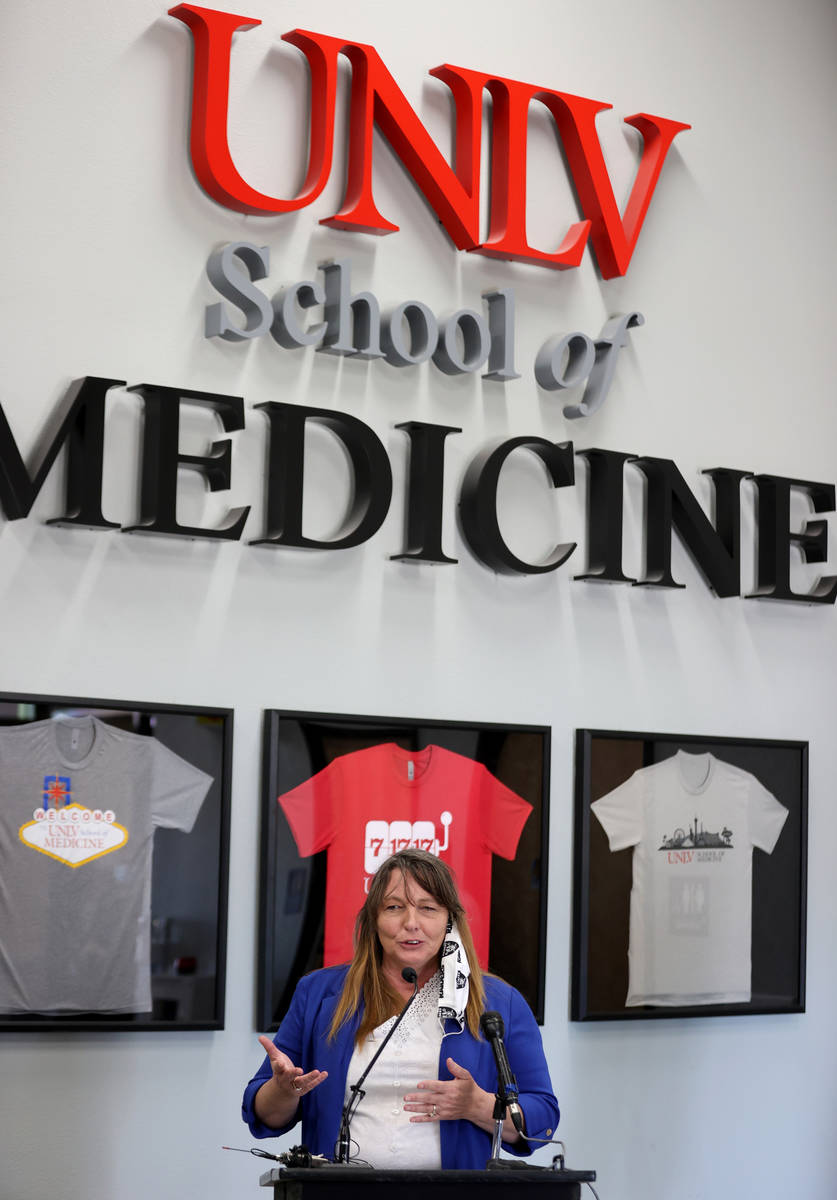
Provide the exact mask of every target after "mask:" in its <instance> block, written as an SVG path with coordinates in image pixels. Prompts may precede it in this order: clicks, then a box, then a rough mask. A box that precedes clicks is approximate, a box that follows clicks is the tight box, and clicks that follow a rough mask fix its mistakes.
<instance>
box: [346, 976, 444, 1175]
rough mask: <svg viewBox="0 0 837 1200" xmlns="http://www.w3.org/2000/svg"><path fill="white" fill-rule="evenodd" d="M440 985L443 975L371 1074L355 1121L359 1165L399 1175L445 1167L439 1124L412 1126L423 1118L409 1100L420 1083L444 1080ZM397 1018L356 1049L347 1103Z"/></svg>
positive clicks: (354, 1153)
mask: <svg viewBox="0 0 837 1200" xmlns="http://www.w3.org/2000/svg"><path fill="white" fill-rule="evenodd" d="M440 987H441V972H440V971H439V972H437V973H436V974H435V975H434V976H433V978H432V979H429V980H428V981H427V983H426V984H425V985H424V987H423V988H422V989H421V990H420V992H419V993H418V995H417V996H416V998H415V1000H414V1001H413V1003H412V1005H411V1006H410V1009H409V1011H408V1013H407V1015H406V1017H405V1018H404V1020H403V1021H402V1022H401V1024H400V1025H399V1026H398V1029H397V1030H396V1031H395V1033H394V1034H393V1036H392V1038H390V1041H389V1043H388V1044H387V1047H386V1049H385V1050H384V1052H383V1054H382V1055H381V1057H380V1058H379V1059H378V1061H377V1062H376V1063H375V1066H374V1067H373V1068H372V1070H371V1072H370V1073H369V1076H368V1077H367V1079H366V1081H365V1083H364V1085H363V1090H364V1092H365V1093H366V1095H365V1096H364V1097H363V1099H362V1100H361V1101H360V1103H359V1105H358V1107H357V1110H356V1112H355V1114H354V1116H353V1117H352V1123H351V1129H350V1135H351V1140H352V1147H351V1159H352V1160H353V1161H356V1162H358V1163H361V1162H363V1163H368V1164H369V1165H370V1166H372V1167H377V1168H379V1169H381V1168H386V1167H389V1168H391V1169H394V1170H399V1171H400V1170H415V1169H416V1168H429V1169H439V1168H440V1167H441V1165H442V1151H441V1144H440V1139H439V1122H438V1121H419V1122H417V1123H415V1124H411V1123H410V1117H411V1116H414V1115H417V1114H413V1113H410V1112H405V1111H404V1097H405V1096H406V1094H407V1093H408V1092H415V1091H416V1090H417V1085H418V1083H419V1081H420V1080H422V1079H438V1078H439V1049H440V1047H441V1044H442V1035H443V1032H444V1031H443V1029H442V1026H441V1024H440V1022H439V1012H438V1006H439V989H440ZM395 1020H396V1018H395V1017H390V1019H389V1020H388V1021H385V1022H384V1023H383V1025H379V1026H378V1028H377V1029H374V1030H373V1031H372V1033H370V1034H369V1036H368V1038H367V1039H366V1041H365V1042H363V1043H362V1044H361V1045H360V1046H359V1047H358V1046H356V1047H355V1051H354V1054H353V1055H352V1058H351V1062H350V1063H349V1070H348V1074H347V1075H346V1094H345V1098H344V1103H345V1102H347V1101H348V1099H349V1096H350V1094H351V1093H350V1091H349V1085H350V1083H356V1082H357V1080H358V1079H360V1077H361V1075H362V1074H363V1072H364V1071H365V1070H366V1068H367V1066H368V1065H369V1063H370V1062H371V1060H372V1058H373V1056H374V1054H375V1053H376V1051H377V1050H378V1048H379V1047H380V1044H381V1042H382V1041H383V1039H384V1038H385V1037H386V1035H387V1033H388V1032H389V1030H390V1029H391V1028H392V1025H393V1024H394V1022H395ZM429 1111H430V1103H429V1102H428V1112H429Z"/></svg>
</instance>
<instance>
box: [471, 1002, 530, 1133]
mask: <svg viewBox="0 0 837 1200" xmlns="http://www.w3.org/2000/svg"><path fill="white" fill-rule="evenodd" d="M480 1029H481V1030H482V1032H483V1034H484V1035H485V1038H486V1041H488V1042H490V1044H491V1049H492V1050H493V1051H494V1061H495V1062H496V1064H497V1093H498V1095H499V1096H500V1097H501V1099H502V1098H504V1099H505V1102H506V1108H507V1110H508V1114H509V1116H510V1117H511V1119H512V1122H513V1124H514V1127H515V1129H516V1130H517V1132H518V1133H519V1134H521V1135H522V1136H523V1137H525V1136H526V1132H525V1130H524V1128H523V1112H522V1110H521V1108H520V1105H519V1104H518V1103H517V1096H518V1091H517V1080H516V1079H515V1077H514V1075H513V1073H512V1069H511V1067H510V1066H509V1060H508V1057H507V1055H506V1047H505V1045H504V1044H503V1034H504V1033H505V1026H504V1025H503V1018H502V1017H501V1016H500V1014H499V1013H498V1012H484V1013H483V1014H482V1016H481V1017H480Z"/></svg>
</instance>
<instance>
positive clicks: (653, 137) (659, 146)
mask: <svg viewBox="0 0 837 1200" xmlns="http://www.w3.org/2000/svg"><path fill="white" fill-rule="evenodd" d="M537 99H538V100H540V101H541V102H542V103H543V104H545V105H546V107H547V108H548V109H549V111H550V112H551V113H552V115H553V117H554V118H555V121H556V124H557V125H558V129H559V132H560V134H561V140H562V141H563V143H564V149H565V150H566V152H567V159H568V160H569V164H570V171H571V172H572V176H573V182H574V183H575V188H576V191H577V193H578V198H579V201H580V202H581V208H582V211H583V212H584V215H585V216H586V217H588V218H589V219H590V220H591V221H592V226H591V229H590V240H591V242H592V243H593V249H594V250H595V252H596V259H597V261H598V264H599V270H600V271H601V273H602V276H603V278H605V279H612V278H613V277H614V276H615V275H624V274H625V273H626V272H627V270H628V264H629V263H630V261H631V256H632V255H633V252H634V248H635V246H636V243H637V238H638V237H639V233H640V230H641V229H642V223H643V221H644V220H645V214H646V212H647V211H648V205H649V204H650V202H651V197H652V195H653V193H654V188H655V187H656V186H657V180H658V179H659V176H660V171H661V170H662V166H663V162H664V161H665V157H666V155H667V154H668V151H669V147H670V146H671V143H672V142H673V141H674V138H675V137H676V136H677V134H678V133H681V132H682V131H683V130H684V129H691V125H686V124H684V123H683V122H682V121H670V120H668V118H667V117H652V116H651V115H650V114H649V113H636V114H635V115H634V116H632V117H625V124H626V125H633V127H634V129H637V130H639V132H640V134H641V135H642V139H643V143H644V144H643V149H642V158H641V159H640V163H639V168H638V170H637V174H636V179H635V180H634V186H633V188H632V189H631V195H630V198H629V199H628V203H627V206H626V208H625V216H624V218H622V217H620V216H619V209H618V207H617V205H616V200H615V198H614V195H613V187H612V186H611V182H610V176H609V175H608V173H607V167H606V166H605V162H604V158H603V156H602V148H601V145H600V143H599V138H598V134H597V133H596V115H597V114H598V113H600V112H602V111H603V110H605V109H608V108H612V105H610V104H602V103H600V102H599V101H596V100H588V99H585V98H584V97H583V96H572V95H569V94H568V93H566V92H552V91H546V92H538V94H537Z"/></svg>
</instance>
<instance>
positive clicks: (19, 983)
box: [0, 717, 212, 1013]
mask: <svg viewBox="0 0 837 1200" xmlns="http://www.w3.org/2000/svg"><path fill="white" fill-rule="evenodd" d="M211 783H212V778H211V776H209V775H207V774H206V773H205V772H203V771H200V770H198V768H197V767H194V766H192V764H191V763H188V762H186V761H185V759H183V758H181V757H180V756H179V755H177V754H175V753H174V752H173V751H171V750H169V749H168V747H166V746H164V745H163V744H162V742H159V741H157V739H156V738H153V737H143V736H141V735H139V734H135V733H126V732H124V731H123V730H121V729H116V728H115V727H113V726H111V725H106V724H104V723H103V722H101V721H99V720H97V719H96V718H94V717H73V718H69V719H64V720H60V721H56V720H46V721H33V722H31V723H30V724H27V725H16V726H10V727H8V728H5V729H0V1013H29V1012H38V1013H78V1012H99V1013H129V1012H148V1011H149V1010H150V1009H151V985H150V944H151V933H150V916H151V912H150V906H151V862H152V852H153V844H154V830H155V829H157V828H166V829H180V830H183V831H184V832H188V831H189V830H190V829H191V828H192V825H193V824H194V821H195V818H196V817H197V814H198V810H199V809H200V806H201V803H202V802H203V799H204V796H205V795H206V793H207V791H208V789H209V786H210V784H211Z"/></svg>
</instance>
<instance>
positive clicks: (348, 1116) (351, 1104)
mask: <svg viewBox="0 0 837 1200" xmlns="http://www.w3.org/2000/svg"><path fill="white" fill-rule="evenodd" d="M401 978H402V979H403V980H404V982H405V983H411V984H412V985H413V994H412V996H411V997H410V998H409V1000H408V1001H407V1003H406V1004H405V1005H404V1007H403V1008H402V1009H401V1012H400V1013H399V1014H398V1016H397V1017H396V1018H395V1023H394V1024H393V1026H392V1028H391V1029H390V1031H389V1033H388V1034H387V1036H386V1037H385V1038H384V1040H383V1041H382V1042H381V1044H380V1046H379V1047H378V1049H377V1050H376V1051H375V1054H374V1056H373V1058H372V1061H371V1062H370V1064H369V1066H368V1067H367V1068H366V1070H365V1071H364V1072H363V1074H362V1075H361V1077H360V1079H359V1080H358V1081H357V1083H352V1084H350V1085H349V1091H350V1092H351V1093H352V1094H351V1096H350V1097H349V1099H348V1100H347V1102H346V1103H345V1104H344V1106H343V1113H342V1115H341V1117H340V1133H339V1134H338V1136H337V1145H336V1146H335V1147H334V1161H335V1162H338V1163H347V1162H348V1161H349V1144H350V1143H349V1126H350V1125H351V1122H352V1117H353V1116H354V1114H355V1110H356V1108H357V1106H358V1105H359V1104H360V1102H361V1100H362V1099H363V1097H364V1096H365V1095H366V1092H364V1091H362V1090H361V1086H362V1084H363V1082H364V1080H365V1079H366V1076H367V1075H368V1074H369V1072H370V1071H371V1070H372V1068H373V1067H374V1065H375V1063H376V1062H377V1061H378V1059H379V1058H380V1057H381V1055H382V1054H383V1052H384V1048H385V1047H386V1044H387V1042H388V1041H389V1039H390V1038H391V1037H392V1035H393V1034H394V1033H395V1031H396V1029H397V1028H398V1026H399V1025H400V1024H401V1022H402V1021H403V1020H404V1018H405V1016H406V1015H407V1009H408V1008H409V1007H410V1005H411V1004H412V1003H413V1001H414V1000H415V998H416V996H417V995H418V975H416V971H415V968H414V967H404V969H403V970H402V972H401Z"/></svg>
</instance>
